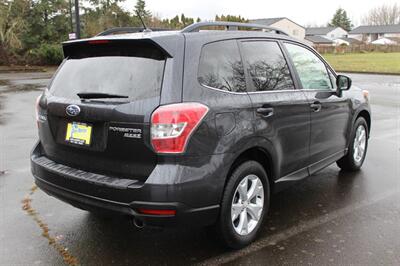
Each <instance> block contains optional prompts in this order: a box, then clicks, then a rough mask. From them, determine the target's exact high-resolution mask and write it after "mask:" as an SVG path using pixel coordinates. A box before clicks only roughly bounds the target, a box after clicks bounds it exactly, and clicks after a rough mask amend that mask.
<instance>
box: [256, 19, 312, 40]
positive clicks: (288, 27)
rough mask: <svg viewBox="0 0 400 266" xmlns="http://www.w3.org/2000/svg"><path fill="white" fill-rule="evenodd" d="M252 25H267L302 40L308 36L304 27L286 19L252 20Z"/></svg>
mask: <svg viewBox="0 0 400 266" xmlns="http://www.w3.org/2000/svg"><path fill="white" fill-rule="evenodd" d="M250 23H254V24H260V25H266V26H271V27H275V28H278V29H281V30H283V31H285V32H287V33H288V34H289V35H291V36H293V37H295V38H297V39H300V40H303V39H304V37H305V35H306V29H305V28H304V27H303V26H301V25H299V24H297V23H296V22H294V21H292V20H290V19H288V18H285V17H282V18H262V19H252V20H250Z"/></svg>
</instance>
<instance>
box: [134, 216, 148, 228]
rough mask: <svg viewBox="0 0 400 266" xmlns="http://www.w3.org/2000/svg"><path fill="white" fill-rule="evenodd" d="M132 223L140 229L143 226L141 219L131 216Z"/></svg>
mask: <svg viewBox="0 0 400 266" xmlns="http://www.w3.org/2000/svg"><path fill="white" fill-rule="evenodd" d="M133 225H134V226H135V227H136V228H139V229H142V228H143V227H144V226H145V224H144V222H143V220H142V219H138V218H133Z"/></svg>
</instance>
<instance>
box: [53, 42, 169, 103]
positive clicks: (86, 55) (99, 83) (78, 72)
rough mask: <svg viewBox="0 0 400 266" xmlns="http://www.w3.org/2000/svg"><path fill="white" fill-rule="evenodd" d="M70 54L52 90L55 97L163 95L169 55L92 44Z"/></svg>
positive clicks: (148, 49) (124, 45)
mask: <svg viewBox="0 0 400 266" xmlns="http://www.w3.org/2000/svg"><path fill="white" fill-rule="evenodd" d="M64 52H65V50H64ZM67 52H68V54H67V55H66V56H67V58H66V60H65V61H64V62H63V64H62V65H61V67H60V69H59V71H58V73H57V74H56V76H55V78H54V80H53V82H52V84H51V87H50V92H51V93H52V94H53V95H55V96H59V97H64V98H71V99H79V97H78V95H77V93H107V94H117V95H122V96H128V98H129V100H141V99H146V98H151V97H156V96H160V90H161V84H162V79H163V72H164V65H165V56H164V55H163V54H162V53H161V52H160V51H159V50H157V49H156V48H152V47H149V46H147V47H145V46H143V45H132V44H127V43H122V44H121V43H117V44H114V43H111V44H108V43H94V44H89V43H88V44H86V45H80V46H78V47H76V48H75V50H73V49H71V48H69V50H67Z"/></svg>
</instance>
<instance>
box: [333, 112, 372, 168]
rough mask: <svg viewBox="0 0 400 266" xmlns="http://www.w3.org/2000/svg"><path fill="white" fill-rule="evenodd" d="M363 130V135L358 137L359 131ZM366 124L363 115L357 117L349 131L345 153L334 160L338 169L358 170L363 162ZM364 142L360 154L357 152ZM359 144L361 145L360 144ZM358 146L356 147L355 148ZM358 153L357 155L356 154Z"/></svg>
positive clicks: (366, 140) (366, 136) (365, 146)
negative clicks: (349, 139) (348, 141)
mask: <svg viewBox="0 0 400 266" xmlns="http://www.w3.org/2000/svg"><path fill="white" fill-rule="evenodd" d="M359 130H361V132H364V137H363V138H362V139H360V132H358V131H359ZM368 134H369V132H368V124H367V122H366V121H365V119H364V118H363V117H359V118H357V120H356V122H355V123H354V127H353V131H352V132H351V142H350V145H349V148H348V151H347V154H346V155H345V156H344V157H342V158H341V159H340V160H338V161H337V162H336V164H337V165H338V166H339V168H340V169H342V170H344V171H358V170H360V168H361V166H362V165H363V163H364V160H365V156H366V154H367V148H368V137H369V135H368ZM361 142H363V143H364V146H363V151H362V154H361V155H360V153H359V152H357V151H360V149H361V148H362V143H361ZM360 145H361V146H360ZM357 147H358V148H357ZM356 154H358V156H356Z"/></svg>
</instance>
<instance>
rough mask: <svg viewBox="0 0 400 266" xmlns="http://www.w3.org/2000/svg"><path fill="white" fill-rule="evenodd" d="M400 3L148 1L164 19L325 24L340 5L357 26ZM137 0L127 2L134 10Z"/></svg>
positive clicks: (339, 0) (344, 0)
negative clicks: (279, 20) (380, 9)
mask: <svg viewBox="0 0 400 266" xmlns="http://www.w3.org/2000/svg"><path fill="white" fill-rule="evenodd" d="M396 2H397V3H398V2H399V0H331V1H326V0H325V1H324V0H292V1H289V0H269V1H267V0H240V1H238V0H181V1H180V0H146V6H147V9H148V10H150V11H151V12H152V13H153V14H156V15H158V16H160V17H162V18H172V17H174V16H175V15H177V14H181V13H184V14H185V16H188V17H194V18H197V17H200V18H201V19H202V20H211V19H214V17H215V15H216V14H224V15H226V14H230V15H241V16H243V17H245V18H248V19H254V18H271V17H288V18H290V19H292V20H294V21H295V22H297V23H299V24H302V25H310V24H316V25H324V24H326V23H327V22H328V21H329V20H330V19H331V18H332V16H333V14H334V12H335V10H336V9H337V8H339V7H342V8H344V9H345V10H346V11H347V14H348V15H349V17H350V19H351V20H352V22H353V24H354V25H359V24H360V23H361V18H362V17H363V16H364V15H365V14H366V13H367V12H368V10H370V9H371V8H374V7H376V6H380V5H382V4H383V3H385V4H394V3H396ZM135 3H136V0H127V1H126V2H125V3H124V4H123V5H124V6H125V8H126V9H128V10H130V11H131V10H133V7H134V5H135Z"/></svg>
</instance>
